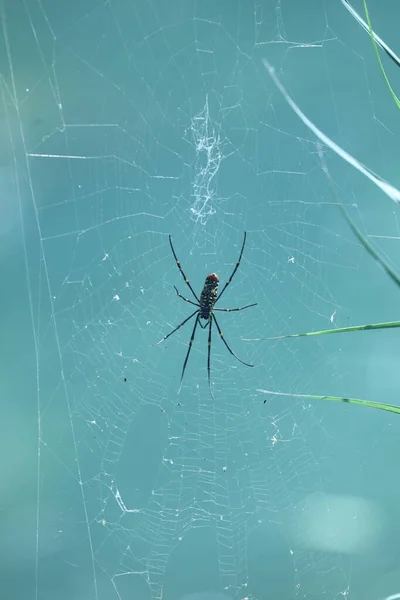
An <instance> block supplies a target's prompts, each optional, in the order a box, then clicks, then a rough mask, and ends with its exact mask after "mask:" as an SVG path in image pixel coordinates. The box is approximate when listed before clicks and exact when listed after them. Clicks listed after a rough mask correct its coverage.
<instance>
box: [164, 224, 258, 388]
mask: <svg viewBox="0 0 400 600" xmlns="http://www.w3.org/2000/svg"><path fill="white" fill-rule="evenodd" d="M246 235H247V234H246V232H244V238H243V244H242V249H241V250H240V254H239V258H238V261H237V263H236V265H235V268H234V269H233V272H232V274H231V276H230V277H229V279H228V281H227V282H226V283H225V285H224V287H223V288H222V290H221V292H220V293H219V294H218V285H219V277H218V275H217V274H216V273H210V274H209V275H207V277H206V280H205V283H204V287H203V290H202V292H201V294H200V299H199V298H198V296H197V295H196V294H195V292H194V290H193V288H192V286H191V284H190V282H189V280H188V279H187V277H186V275H185V273H184V272H183V269H182V267H181V263H180V262H179V260H178V258H177V256H176V252H175V250H174V247H173V245H172V238H171V236H169V244H170V246H171V250H172V254H173V255H174V259H175V262H176V264H177V267H178V269H179V271H180V272H181V275H182V277H183V279H184V281H185V283H186V285H187V286H188V287H189V289H190V291H191V292H192V294H193V296H194V298H195V300H196V302H193V301H192V300H189V298H185V297H184V296H182V294H180V293H179V291H178V288H177V287H176V286H175V285H174V288H175V291H176V293H177V295H178V296H179V298H182V300H184V301H185V302H189V304H193V305H194V306H197V308H196V310H195V311H194V312H193V313H192V314H191V315H189V316H188V317H187V318H186V319H185V320H184V321H182V323H179V325H178V326H177V327H175V329H173V330H172V331H170V332H169V333H168V334H167V335H166V336H164V337H163V338H162V339H161V340H160V341H159V342H157V344H155V345H156V346H158V344H161V342H163V341H164V340H166V339H167V338H169V337H170V336H171V335H172V334H173V333H175V331H178V329H180V328H181V327H182V325H185V323H187V322H188V321H190V319H192V318H193V317H194V316H195V315H196V318H195V322H194V327H193V331H192V335H191V336H190V340H189V347H188V350H187V353H186V357H185V362H184V363H183V368H182V374H181V380H180V383H181V387H182V380H183V376H184V374H185V369H186V365H187V363H188V360H189V355H190V351H191V349H192V345H193V342H194V336H195V333H196V329H197V325H200V327H201V328H202V329H206V327H208V356H207V373H208V386H209V389H210V393H211V396H212V397H213V398H214V396H213V393H212V389H211V371H210V356H211V331H212V324H213V322H214V323H215V326H216V328H217V330H218V333H219V335H220V338H221V340H222V341H223V342H224V344H225V346H226V347H227V349H228V351H229V352H230V353H231V354H232V356H234V357H235V358H236V359H237V360H238V361H239V362H241V363H242V364H244V365H246V366H247V367H254V365H250V364H249V363H246V362H244V360H242V359H241V358H239V357H238V356H236V354H235V353H234V352H233V350H232V348H231V347H230V346H229V344H228V342H227V341H226V340H225V338H224V334H223V333H222V331H221V327H220V326H219V323H218V321H217V318H216V316H215V314H214V312H215V311H219V312H236V311H239V310H244V309H245V308H250V307H251V306H257V303H255V304H247V305H246V306H241V307H240V308H215V305H216V303H217V302H218V300H219V299H220V298H221V296H222V294H223V293H224V292H225V290H226V288H227V287H228V285H229V284H230V283H231V281H232V279H233V276H234V275H235V273H236V271H237V270H238V268H239V265H240V261H241V258H242V254H243V250H244V245H245V243H246ZM201 319H203V320H204V321H206V322H205V324H204V325H203V324H202V322H201ZM180 389H181V388H179V390H180Z"/></svg>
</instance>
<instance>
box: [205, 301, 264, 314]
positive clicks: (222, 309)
mask: <svg viewBox="0 0 400 600" xmlns="http://www.w3.org/2000/svg"><path fill="white" fill-rule="evenodd" d="M251 306H257V302H256V303H255V304H246V306H241V307H240V308H213V310H219V312H236V311H238V310H244V309H245V308H250V307H251Z"/></svg>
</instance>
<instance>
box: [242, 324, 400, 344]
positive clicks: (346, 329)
mask: <svg viewBox="0 0 400 600" xmlns="http://www.w3.org/2000/svg"><path fill="white" fill-rule="evenodd" d="M396 327H400V321H389V322H387V323H373V324H372V325H353V326H352V327H338V328H337V329H324V330H322V331H308V332H307V333H289V334H287V335H276V336H274V337H261V338H241V339H242V340H243V341H245V342H259V341H261V340H284V339H286V338H297V337H308V336H311V335H328V334H330V333H350V332H351V331H369V330H371V329H394V328H396Z"/></svg>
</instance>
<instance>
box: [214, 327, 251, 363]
mask: <svg viewBox="0 0 400 600" xmlns="http://www.w3.org/2000/svg"><path fill="white" fill-rule="evenodd" d="M212 318H213V319H214V321H215V325H216V326H217V329H218V333H219V336H220V338H221V340H222V341H223V342H224V344H225V346H226V347H227V348H228V350H229V352H230V353H231V354H232V356H234V357H235V358H236V359H237V360H238V361H239V362H241V363H242V364H244V365H246V366H247V367H254V365H250V364H249V363H247V362H244V360H242V359H241V358H239V357H238V356H236V354H235V353H234V351H233V350H232V348H231V347H230V346H229V344H228V342H227V341H226V340H225V338H224V334H223V333H222V331H221V327H220V326H219V325H218V321H217V319H216V317H215V315H212Z"/></svg>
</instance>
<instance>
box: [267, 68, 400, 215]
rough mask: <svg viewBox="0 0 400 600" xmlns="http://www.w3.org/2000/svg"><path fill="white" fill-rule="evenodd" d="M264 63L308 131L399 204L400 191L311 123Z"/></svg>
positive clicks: (272, 71)
mask: <svg viewBox="0 0 400 600" xmlns="http://www.w3.org/2000/svg"><path fill="white" fill-rule="evenodd" d="M262 62H263V65H264V67H265V68H266V70H267V73H268V74H269V76H270V77H271V79H272V81H273V82H274V85H275V86H276V87H277V88H278V90H279V91H280V92H281V94H282V96H283V97H284V98H285V100H286V102H287V103H288V104H289V106H290V107H291V109H292V110H293V111H294V112H295V113H296V115H297V116H298V117H299V119H300V120H301V121H303V123H304V125H305V126H306V127H308V129H310V131H312V132H313V134H314V135H315V136H316V137H317V138H318V139H319V140H320V141H321V142H322V143H323V144H325V145H326V146H328V148H330V149H331V150H333V152H335V154H337V155H338V156H340V157H341V158H342V159H343V160H345V161H346V162H347V163H348V164H349V165H351V166H352V167H354V168H355V169H357V171H359V172H360V173H362V174H363V175H364V177H367V179H369V180H370V181H372V183H374V184H375V185H376V186H377V187H378V188H379V189H381V190H382V192H383V193H384V194H386V196H387V197H388V198H390V199H391V200H393V202H396V203H397V204H398V203H400V190H398V189H397V188H396V187H395V186H394V185H392V184H391V183H389V182H388V181H385V180H384V179H382V177H379V176H377V175H375V174H374V173H373V172H372V171H371V169H368V167H365V166H364V165H363V164H361V163H360V161H358V160H357V159H356V158H354V156H352V155H351V154H349V153H348V152H346V150H343V148H341V147H340V146H338V144H336V143H335V142H334V141H333V140H331V139H330V138H329V137H328V136H327V135H325V133H324V132H323V131H321V130H320V129H318V127H317V126H316V125H314V123H312V121H310V119H309V118H308V117H306V115H305V114H304V113H303V111H302V110H301V109H300V108H299V106H297V104H296V103H295V102H294V100H292V98H291V97H290V96H289V94H288V93H287V91H286V89H285V88H284V86H283V85H282V84H281V82H280V81H279V79H278V77H277V76H276V73H275V69H274V67H273V66H272V65H270V64H269V62H268V61H267V60H266V59H265V58H264V59H263V61H262Z"/></svg>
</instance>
